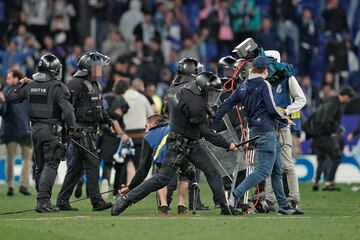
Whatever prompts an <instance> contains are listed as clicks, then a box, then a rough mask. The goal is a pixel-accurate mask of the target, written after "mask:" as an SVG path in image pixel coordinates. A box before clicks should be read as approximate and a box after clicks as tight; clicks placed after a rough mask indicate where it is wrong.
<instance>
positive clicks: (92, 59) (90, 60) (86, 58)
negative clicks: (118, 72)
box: [74, 52, 110, 77]
mask: <svg viewBox="0 0 360 240" xmlns="http://www.w3.org/2000/svg"><path fill="white" fill-rule="evenodd" d="M109 64H110V58H109V57H108V56H105V55H103V54H101V53H99V52H86V53H84V54H83V55H81V57H80V58H79V60H78V62H77V68H78V70H77V71H76V73H75V74H74V77H85V76H87V75H89V73H91V67H93V66H100V67H102V68H103V67H106V66H108V65H109Z"/></svg>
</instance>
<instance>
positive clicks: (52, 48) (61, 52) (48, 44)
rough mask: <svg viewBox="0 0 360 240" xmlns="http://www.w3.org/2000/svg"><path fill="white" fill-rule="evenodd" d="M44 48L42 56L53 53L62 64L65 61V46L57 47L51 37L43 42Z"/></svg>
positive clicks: (47, 36) (46, 37) (47, 37)
mask: <svg viewBox="0 0 360 240" xmlns="http://www.w3.org/2000/svg"><path fill="white" fill-rule="evenodd" d="M43 46H44V48H43V49H42V50H41V54H42V55H43V54H45V53H52V54H54V55H55V56H56V57H57V58H59V60H60V61H61V62H64V61H65V58H66V49H65V48H64V46H63V45H55V43H54V39H53V38H52V37H51V36H50V35H46V36H45V37H44V42H43Z"/></svg>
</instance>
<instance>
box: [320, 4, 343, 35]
mask: <svg viewBox="0 0 360 240" xmlns="http://www.w3.org/2000/svg"><path fill="white" fill-rule="evenodd" d="M322 16H323V18H324V24H325V26H324V30H325V31H330V32H331V33H343V32H348V31H349V27H348V23H347V20H346V13H345V11H344V9H343V8H342V7H341V6H340V4H339V1H338V0H328V1H327V5H326V9H325V10H324V11H323V12H322Z"/></svg>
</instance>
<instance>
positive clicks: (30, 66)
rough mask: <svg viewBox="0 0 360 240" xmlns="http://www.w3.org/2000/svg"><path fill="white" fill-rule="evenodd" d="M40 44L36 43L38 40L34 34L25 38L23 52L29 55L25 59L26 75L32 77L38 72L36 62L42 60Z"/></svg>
mask: <svg viewBox="0 0 360 240" xmlns="http://www.w3.org/2000/svg"><path fill="white" fill-rule="evenodd" d="M39 50H40V44H39V43H38V42H37V41H36V38H35V36H34V35H32V34H27V35H26V36H25V38H24V49H23V51H24V52H26V53H28V54H27V56H26V58H25V69H24V71H26V72H25V75H26V76H32V74H33V73H34V71H35V70H36V61H37V59H39V58H40V54H39Z"/></svg>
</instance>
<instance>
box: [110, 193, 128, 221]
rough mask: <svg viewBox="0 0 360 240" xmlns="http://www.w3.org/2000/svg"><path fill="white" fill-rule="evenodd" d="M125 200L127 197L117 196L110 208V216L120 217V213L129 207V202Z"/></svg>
mask: <svg viewBox="0 0 360 240" xmlns="http://www.w3.org/2000/svg"><path fill="white" fill-rule="evenodd" d="M127 198H128V197H127V195H118V196H117V197H116V200H115V203H114V206H113V207H112V208H111V216H118V215H120V213H122V212H123V211H125V210H126V209H127V208H128V207H129V206H130V205H131V202H130V201H129V200H128V199H127Z"/></svg>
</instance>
